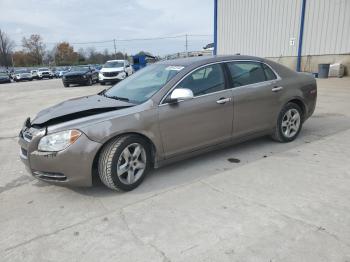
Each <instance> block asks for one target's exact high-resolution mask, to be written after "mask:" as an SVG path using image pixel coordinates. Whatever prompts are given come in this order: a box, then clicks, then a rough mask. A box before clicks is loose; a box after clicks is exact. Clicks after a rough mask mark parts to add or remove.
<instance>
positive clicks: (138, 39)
mask: <svg viewBox="0 0 350 262" xmlns="http://www.w3.org/2000/svg"><path fill="white" fill-rule="evenodd" d="M187 37H212V35H211V34H184V35H175V36H158V37H148V38H125V39H118V38H114V39H111V40H104V41H89V42H68V41H67V42H68V43H70V44H72V45H88V44H105V43H111V44H113V45H114V44H115V42H116V41H118V42H132V41H152V40H165V39H176V38H187ZM60 42H66V41H57V42H45V44H47V45H55V44H58V43H60ZM15 46H21V44H18V43H17V44H15Z"/></svg>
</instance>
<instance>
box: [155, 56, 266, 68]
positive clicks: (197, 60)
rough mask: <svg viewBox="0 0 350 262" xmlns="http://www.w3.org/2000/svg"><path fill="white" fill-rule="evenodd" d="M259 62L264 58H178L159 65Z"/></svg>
mask: <svg viewBox="0 0 350 262" xmlns="http://www.w3.org/2000/svg"><path fill="white" fill-rule="evenodd" d="M241 59H242V60H257V61H262V60H263V58H260V57H255V56H245V55H218V56H216V55H215V56H214V55H213V56H196V57H187V58H178V59H172V60H163V61H160V62H159V63H161V64H166V65H181V66H189V65H193V64H207V63H211V62H220V61H226V60H241Z"/></svg>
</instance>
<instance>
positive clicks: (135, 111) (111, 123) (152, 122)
mask: <svg viewBox="0 0 350 262" xmlns="http://www.w3.org/2000/svg"><path fill="white" fill-rule="evenodd" d="M130 110H131V112H130V113H128V114H124V115H119V116H116V117H111V118H109V119H106V120H104V121H101V122H97V123H94V124H92V125H87V126H84V127H82V128H80V130H81V131H83V132H84V133H85V134H86V135H87V136H88V137H89V138H90V139H92V140H94V141H96V142H98V143H101V144H102V145H103V144H105V143H106V142H107V141H108V140H110V139H112V138H114V137H117V136H120V135H123V134H126V133H136V134H140V135H143V136H145V137H147V138H148V139H149V140H150V141H152V143H153V144H154V146H155V149H156V157H157V158H162V155H163V147H162V143H161V140H160V134H159V124H158V110H157V107H154V106H153V102H152V100H149V101H148V102H146V103H145V104H144V105H139V106H136V107H134V108H130Z"/></svg>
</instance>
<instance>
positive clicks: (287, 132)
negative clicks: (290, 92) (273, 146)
mask: <svg viewBox="0 0 350 262" xmlns="http://www.w3.org/2000/svg"><path fill="white" fill-rule="evenodd" d="M302 124H303V121H302V110H301V108H300V106H298V105H297V104H295V103H288V104H286V105H285V106H284V107H283V108H282V110H281V112H280V113H279V116H278V120H277V123H276V127H275V129H274V133H273V134H272V138H273V139H274V140H276V141H278V142H284V143H286V142H291V141H293V140H294V139H295V138H296V137H297V136H298V135H299V133H300V130H301V127H302Z"/></svg>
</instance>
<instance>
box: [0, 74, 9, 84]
mask: <svg viewBox="0 0 350 262" xmlns="http://www.w3.org/2000/svg"><path fill="white" fill-rule="evenodd" d="M4 83H11V78H10V75H9V74H8V73H7V72H0V84H4Z"/></svg>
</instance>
